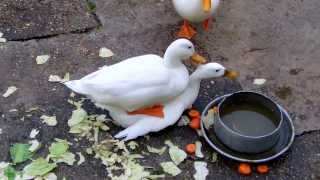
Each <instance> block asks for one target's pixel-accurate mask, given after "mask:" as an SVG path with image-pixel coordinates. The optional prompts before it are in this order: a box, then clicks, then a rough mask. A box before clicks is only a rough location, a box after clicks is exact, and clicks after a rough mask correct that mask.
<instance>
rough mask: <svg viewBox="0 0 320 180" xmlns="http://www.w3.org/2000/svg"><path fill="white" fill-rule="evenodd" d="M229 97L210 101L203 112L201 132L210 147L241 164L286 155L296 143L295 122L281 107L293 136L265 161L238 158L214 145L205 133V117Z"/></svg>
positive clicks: (219, 97)
mask: <svg viewBox="0 0 320 180" xmlns="http://www.w3.org/2000/svg"><path fill="white" fill-rule="evenodd" d="M229 95H231V93H229V94H228V93H227V94H224V95H221V96H218V97H215V98H214V99H213V100H212V101H210V102H209V103H208V104H207V106H206V107H205V109H204V110H203V112H202V114H201V123H200V126H201V131H202V133H203V136H204V139H205V140H206V142H207V143H208V144H209V145H210V147H211V148H213V149H214V150H216V151H217V152H218V153H220V154H221V155H223V156H225V157H227V158H230V159H232V160H236V161H240V162H249V163H263V162H267V161H271V160H273V159H275V158H277V157H279V156H281V155H282V154H283V153H285V152H286V151H287V150H288V149H289V148H290V147H291V145H292V144H293V142H294V139H295V128H294V126H293V122H292V119H291V117H290V115H289V113H288V112H287V111H286V110H285V109H284V108H283V107H282V106H281V105H279V104H278V103H277V104H278V105H279V107H280V109H281V112H283V114H284V116H286V117H287V118H288V123H289V127H290V129H291V131H292V134H291V137H290V140H289V142H288V144H287V145H286V146H285V147H284V148H283V149H282V150H280V151H279V152H278V153H276V154H274V155H272V156H270V157H267V158H263V159H255V160H252V159H246V158H241V157H236V156H234V155H231V154H229V153H226V152H224V151H223V150H221V149H220V148H218V147H217V146H216V145H214V143H213V142H212V141H211V140H210V139H209V138H208V137H207V135H206V132H205V127H204V124H203V119H204V117H205V116H206V114H207V112H208V110H209V108H210V107H211V106H212V105H213V104H214V103H215V102H216V101H218V100H220V99H222V98H225V97H228V96H229Z"/></svg>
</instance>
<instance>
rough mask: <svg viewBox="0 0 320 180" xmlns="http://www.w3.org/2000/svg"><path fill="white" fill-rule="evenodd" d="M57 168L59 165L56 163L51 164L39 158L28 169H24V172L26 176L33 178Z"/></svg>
mask: <svg viewBox="0 0 320 180" xmlns="http://www.w3.org/2000/svg"><path fill="white" fill-rule="evenodd" d="M56 167H57V165H56V164H55V163H49V162H48V161H46V160H45V159H43V158H38V159H36V160H35V161H33V162H32V163H30V164H29V165H27V166H26V167H24V168H23V172H24V174H26V175H29V176H32V177H36V176H43V175H45V174H47V173H49V172H50V171H52V170H53V169H54V168H56Z"/></svg>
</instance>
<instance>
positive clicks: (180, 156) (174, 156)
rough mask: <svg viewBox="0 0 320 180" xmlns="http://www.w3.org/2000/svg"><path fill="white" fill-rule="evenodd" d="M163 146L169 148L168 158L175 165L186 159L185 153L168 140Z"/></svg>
mask: <svg viewBox="0 0 320 180" xmlns="http://www.w3.org/2000/svg"><path fill="white" fill-rule="evenodd" d="M165 144H166V145H168V146H169V155H170V158H171V160H172V161H173V162H174V163H175V164H176V165H179V164H180V163H181V162H182V161H184V160H185V159H186V158H187V153H186V152H184V151H183V150H182V149H180V148H179V147H178V146H175V145H174V144H173V143H172V142H171V141H170V140H166V141H165Z"/></svg>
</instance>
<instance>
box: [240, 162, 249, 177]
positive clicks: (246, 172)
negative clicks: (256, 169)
mask: <svg viewBox="0 0 320 180" xmlns="http://www.w3.org/2000/svg"><path fill="white" fill-rule="evenodd" d="M238 172H239V173H240V174H242V175H250V174H251V167H250V165H249V164H248V163H240V164H239V167H238Z"/></svg>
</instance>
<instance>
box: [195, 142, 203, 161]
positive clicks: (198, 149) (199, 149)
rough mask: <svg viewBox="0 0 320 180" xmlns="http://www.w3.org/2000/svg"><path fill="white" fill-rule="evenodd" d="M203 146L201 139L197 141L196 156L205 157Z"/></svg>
mask: <svg viewBox="0 0 320 180" xmlns="http://www.w3.org/2000/svg"><path fill="white" fill-rule="evenodd" d="M201 147H202V144H201V142H200V141H196V156H197V157H199V158H203V157H204V155H203V154H202V152H201Z"/></svg>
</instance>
